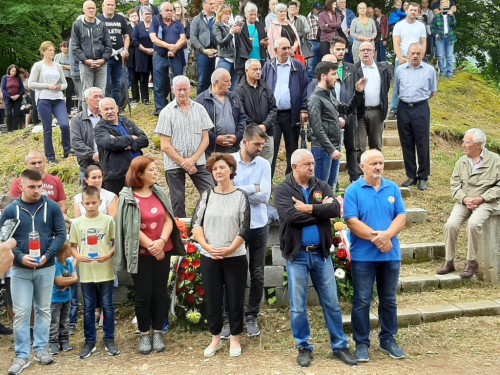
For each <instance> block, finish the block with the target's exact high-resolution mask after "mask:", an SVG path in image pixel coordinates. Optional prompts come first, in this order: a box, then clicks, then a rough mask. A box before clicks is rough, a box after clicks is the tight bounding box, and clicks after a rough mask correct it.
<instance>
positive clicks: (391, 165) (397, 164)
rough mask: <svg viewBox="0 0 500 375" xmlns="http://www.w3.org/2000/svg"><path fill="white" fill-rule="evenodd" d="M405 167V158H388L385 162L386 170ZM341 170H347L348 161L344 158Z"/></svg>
mask: <svg viewBox="0 0 500 375" xmlns="http://www.w3.org/2000/svg"><path fill="white" fill-rule="evenodd" d="M404 168H405V165H404V161H403V159H401V160H386V161H385V163H384V170H386V171H397V170H402V169H404ZM340 171H341V172H345V171H347V163H346V162H345V161H344V160H342V161H341V162H340Z"/></svg>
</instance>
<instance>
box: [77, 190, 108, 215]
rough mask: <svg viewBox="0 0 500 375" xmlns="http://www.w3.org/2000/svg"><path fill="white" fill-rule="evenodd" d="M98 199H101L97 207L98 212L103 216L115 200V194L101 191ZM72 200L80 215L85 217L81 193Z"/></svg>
mask: <svg viewBox="0 0 500 375" xmlns="http://www.w3.org/2000/svg"><path fill="white" fill-rule="evenodd" d="M100 198H101V205H100V206H99V212H102V213H103V214H106V215H107V214H108V207H109V205H110V204H111V203H113V200H114V199H115V198H116V194H115V193H113V192H111V191H109V190H106V189H101V193H100ZM73 200H74V202H75V203H76V204H77V205H78V208H79V209H80V213H81V214H82V215H85V213H86V212H87V210H86V209H85V206H84V205H83V203H82V193H79V194H77V195H75V197H74V198H73Z"/></svg>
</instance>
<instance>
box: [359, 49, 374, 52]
mask: <svg viewBox="0 0 500 375" xmlns="http://www.w3.org/2000/svg"><path fill="white" fill-rule="evenodd" d="M372 51H373V49H368V48H366V49H360V50H359V52H372Z"/></svg>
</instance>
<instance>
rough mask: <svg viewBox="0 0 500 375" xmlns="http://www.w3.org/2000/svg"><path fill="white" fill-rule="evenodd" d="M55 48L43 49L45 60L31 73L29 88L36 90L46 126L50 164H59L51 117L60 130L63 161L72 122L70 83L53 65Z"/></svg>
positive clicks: (45, 45) (46, 45)
mask: <svg viewBox="0 0 500 375" xmlns="http://www.w3.org/2000/svg"><path fill="white" fill-rule="evenodd" d="M55 51H56V46H55V45H54V43H52V42H49V41H46V42H43V43H42V45H41V46H40V54H41V56H42V60H41V61H38V62H36V63H35V64H34V65H33V68H32V69H31V75H30V79H29V81H28V86H29V88H30V89H32V90H35V101H36V106H37V108H38V113H39V114H40V118H41V119H42V125H43V146H44V148H45V156H46V157H47V160H48V161H49V163H50V164H57V161H56V155H55V151H54V144H53V142H52V115H54V116H55V117H56V119H57V122H58V123H59V127H60V128H61V135H62V144H63V149H64V158H67V157H68V156H69V153H70V150H71V141H70V134H69V119H68V112H67V111H66V101H65V98H64V94H63V91H64V90H66V88H67V86H68V83H67V82H66V77H65V76H64V70H63V68H62V66H61V65H59V64H57V63H55V62H54V56H55Z"/></svg>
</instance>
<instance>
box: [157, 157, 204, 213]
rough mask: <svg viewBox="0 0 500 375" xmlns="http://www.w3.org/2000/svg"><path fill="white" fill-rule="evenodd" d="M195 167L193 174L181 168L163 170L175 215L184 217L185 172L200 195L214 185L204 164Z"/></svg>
mask: <svg viewBox="0 0 500 375" xmlns="http://www.w3.org/2000/svg"><path fill="white" fill-rule="evenodd" d="M196 168H197V169H198V170H197V171H196V173H195V174H188V173H187V172H186V171H185V170H184V169H182V168H176V169H168V170H166V171H165V178H166V179H167V185H168V189H169V190H170V199H171V200H172V208H173V210H174V215H175V216H176V217H186V174H188V175H189V177H190V178H191V181H193V184H194V186H196V189H198V193H199V194H200V195H201V193H203V192H204V191H205V190H208V189H210V188H211V187H213V186H214V179H213V177H212V175H211V174H210V173H209V172H208V171H207V168H206V167H205V166H204V165H197V166H196Z"/></svg>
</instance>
